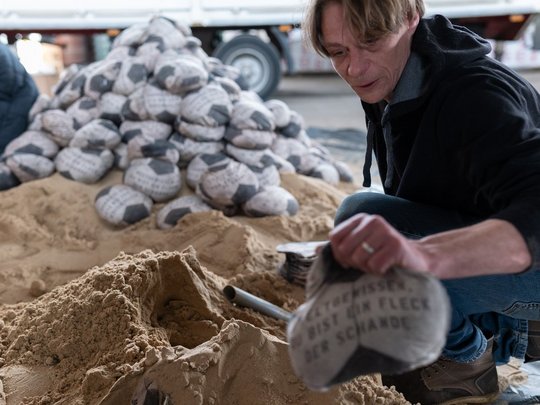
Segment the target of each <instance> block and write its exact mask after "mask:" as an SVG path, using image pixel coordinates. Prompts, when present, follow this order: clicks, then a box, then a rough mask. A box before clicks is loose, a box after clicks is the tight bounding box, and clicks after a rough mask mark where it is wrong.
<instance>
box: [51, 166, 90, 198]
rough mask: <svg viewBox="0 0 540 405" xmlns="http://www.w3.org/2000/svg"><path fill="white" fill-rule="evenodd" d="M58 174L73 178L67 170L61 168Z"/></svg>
mask: <svg viewBox="0 0 540 405" xmlns="http://www.w3.org/2000/svg"><path fill="white" fill-rule="evenodd" d="M60 174H61V175H62V176H64V177H65V178H66V179H70V180H75V179H74V178H73V176H72V175H71V173H70V172H68V171H67V170H62V171H60ZM96 198H97V197H96Z"/></svg>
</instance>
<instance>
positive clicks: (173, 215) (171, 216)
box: [164, 207, 191, 226]
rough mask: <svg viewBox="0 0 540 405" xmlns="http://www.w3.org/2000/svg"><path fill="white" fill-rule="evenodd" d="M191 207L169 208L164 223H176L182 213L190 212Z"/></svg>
mask: <svg viewBox="0 0 540 405" xmlns="http://www.w3.org/2000/svg"><path fill="white" fill-rule="evenodd" d="M190 213H191V209H190V208H188V207H183V208H175V209H173V210H171V211H170V212H169V213H168V214H167V215H166V216H165V220H164V221H165V223H166V224H169V225H172V226H174V225H176V223H177V222H178V221H179V220H180V218H182V217H183V216H184V215H187V214H190Z"/></svg>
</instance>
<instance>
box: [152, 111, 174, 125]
mask: <svg viewBox="0 0 540 405" xmlns="http://www.w3.org/2000/svg"><path fill="white" fill-rule="evenodd" d="M156 118H157V119H158V121H161V122H165V123H166V124H172V123H173V122H174V120H175V119H176V115H174V114H171V113H170V112H169V111H162V112H160V113H159V114H157V115H156Z"/></svg>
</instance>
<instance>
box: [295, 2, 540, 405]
mask: <svg viewBox="0 0 540 405" xmlns="http://www.w3.org/2000/svg"><path fill="white" fill-rule="evenodd" d="M303 27H304V30H305V33H306V35H307V38H308V39H309V40H310V42H311V44H312V45H313V47H314V48H315V50H317V51H318V52H319V53H320V54H321V55H324V56H326V57H328V58H330V60H331V62H332V64H333V66H334V68H335V70H336V71H337V73H338V74H339V75H340V76H341V77H342V78H343V79H344V80H345V81H346V82H347V83H348V84H349V85H350V87H351V88H352V89H353V90H354V91H355V93H356V94H357V95H358V96H359V98H360V100H361V102H362V106H363V109H364V111H365V114H366V120H367V128H368V133H367V153H366V156H365V165H364V186H369V185H370V165H371V156H372V152H373V153H374V155H375V158H376V161H377V165H378V168H379V172H380V174H381V178H382V181H383V186H384V194H380V193H370V192H359V193H356V194H354V195H351V196H349V197H347V198H346V199H345V200H344V201H343V203H342V204H341V206H340V207H339V208H338V211H337V213H336V218H335V223H336V227H335V228H334V229H333V230H332V231H331V232H330V235H329V239H330V245H331V248H332V253H333V255H334V257H335V259H336V260H337V261H338V262H339V264H340V265H341V266H343V267H346V268H351V269H353V270H357V271H364V272H370V273H374V274H378V275H381V276H384V273H385V272H386V271H387V270H388V269H390V268H392V267H397V268H408V269H411V270H416V271H421V272H429V273H431V274H432V275H434V276H436V277H437V278H439V279H440V280H441V282H442V283H443V285H444V286H445V288H446V291H447V292H448V296H449V298H450V302H451V307H452V313H451V315H452V318H451V325H450V330H449V332H448V334H447V341H446V344H445V347H444V349H443V351H442V353H441V357H440V358H439V360H437V361H436V362H435V363H433V364H431V365H429V366H427V367H421V368H418V369H416V370H413V371H411V372H408V373H404V374H401V375H394V376H383V382H384V383H385V384H386V385H388V386H391V385H393V386H395V387H396V388H397V390H398V391H400V392H402V393H403V394H404V395H405V397H406V398H407V399H408V400H409V401H411V402H412V403H416V402H419V403H421V404H422V405H427V404H455V403H462V402H463V403H487V402H490V401H492V400H493V399H494V398H495V397H496V396H497V395H498V389H499V388H498V383H497V371H496V364H502V363H505V362H507V361H508V360H509V359H510V357H516V358H520V359H525V360H526V361H532V360H540V322H539V321H540V95H539V94H538V92H537V91H536V90H535V89H534V88H533V86H532V85H531V84H530V83H528V82H527V81H526V80H524V79H523V78H522V77H521V76H519V75H518V74H517V73H516V72H514V71H513V70H512V69H510V68H508V67H506V66H505V65H503V64H502V63H500V62H498V61H497V60H495V59H494V58H492V57H490V56H489V54H490V52H491V46H490V44H489V43H488V42H487V41H485V40H484V39H482V38H481V37H479V36H478V35H476V34H474V33H472V32H471V31H470V30H468V29H466V28H464V27H461V26H457V25H454V24H452V23H451V22H450V21H449V20H448V19H446V18H445V17H443V16H440V15H437V16H433V17H429V18H424V3H423V1H422V0H311V1H310V4H309V6H308V9H307V13H306V19H305V22H304V24H303ZM395 344H396V345H399V344H400V342H395ZM403 350H406V348H403Z"/></svg>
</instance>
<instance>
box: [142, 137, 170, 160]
mask: <svg viewBox="0 0 540 405" xmlns="http://www.w3.org/2000/svg"><path fill="white" fill-rule="evenodd" d="M174 149H176V147H175V146H174V144H173V143H171V142H169V141H166V140H165V139H158V140H156V141H154V142H152V143H149V144H146V145H143V146H141V153H142V155H143V156H144V157H161V156H165V155H166V154H167V151H169V150H174Z"/></svg>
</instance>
